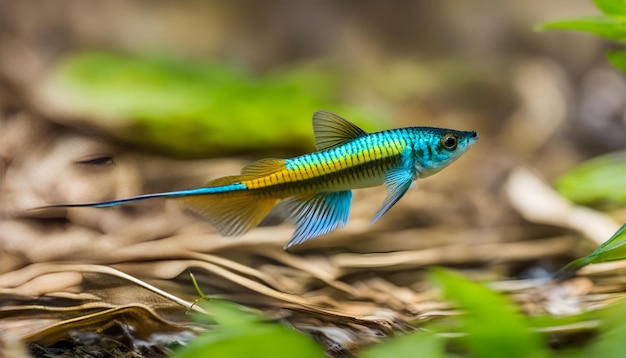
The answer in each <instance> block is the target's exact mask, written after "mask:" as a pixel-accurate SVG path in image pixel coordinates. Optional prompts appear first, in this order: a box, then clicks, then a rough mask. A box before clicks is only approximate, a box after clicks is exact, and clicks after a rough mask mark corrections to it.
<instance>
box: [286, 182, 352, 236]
mask: <svg viewBox="0 0 626 358" xmlns="http://www.w3.org/2000/svg"><path fill="white" fill-rule="evenodd" d="M351 202H352V191H350V190H347V191H340V192H331V193H319V194H306V195H299V196H295V197H293V198H289V199H287V200H285V201H284V202H283V203H281V204H280V208H281V209H282V210H283V211H284V212H287V213H288V218H289V220H290V221H292V222H294V223H295V225H296V231H295V232H294V234H293V236H292V237H291V240H289V242H288V243H287V245H286V246H285V248H289V247H291V246H294V245H298V244H301V243H303V242H305V241H307V240H310V239H313V238H315V237H317V236H320V235H324V234H327V233H329V232H331V231H333V230H335V229H336V228H337V227H339V226H345V225H346V224H347V222H348V217H349V216H350V203H351Z"/></svg>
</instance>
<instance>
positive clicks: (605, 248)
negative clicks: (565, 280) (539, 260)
mask: <svg viewBox="0 0 626 358" xmlns="http://www.w3.org/2000/svg"><path fill="white" fill-rule="evenodd" d="M623 259H626V223H625V224H624V225H622V227H621V228H619V230H617V232H615V234H613V236H611V238H610V239H608V240H607V241H606V242H604V243H603V244H602V245H600V246H599V247H598V248H597V249H596V250H595V251H594V252H592V253H591V254H589V255H587V256H585V257H581V258H579V259H577V260H574V261H572V262H570V263H569V264H567V265H566V266H565V267H564V268H563V271H567V270H571V269H576V268H579V267H582V266H584V265H588V264H598V263H601V262H608V261H617V260H623Z"/></svg>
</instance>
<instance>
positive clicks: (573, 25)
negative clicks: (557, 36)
mask: <svg viewBox="0 0 626 358" xmlns="http://www.w3.org/2000/svg"><path fill="white" fill-rule="evenodd" d="M535 30H538V31H543V30H575V31H583V32H588V33H592V34H595V35H598V36H602V37H604V38H606V39H609V40H617V41H620V40H626V23H625V22H623V21H620V20H617V19H615V18H612V17H609V16H606V15H595V16H586V17H579V18H575V19H568V20H561V21H555V22H548V23H545V24H542V25H539V26H537V27H535Z"/></svg>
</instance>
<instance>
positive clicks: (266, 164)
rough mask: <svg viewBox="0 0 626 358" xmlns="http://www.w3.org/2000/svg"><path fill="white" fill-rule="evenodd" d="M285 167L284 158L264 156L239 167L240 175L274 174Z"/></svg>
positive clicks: (260, 175) (258, 175)
mask: <svg viewBox="0 0 626 358" xmlns="http://www.w3.org/2000/svg"><path fill="white" fill-rule="evenodd" d="M283 169H285V160H284V159H276V158H266V159H261V160H257V161H256V162H252V163H250V164H248V165H246V166H245V167H243V169H241V175H243V176H246V177H255V178H256V177H263V176H266V175H270V174H274V173H276V172H279V171H281V170H283Z"/></svg>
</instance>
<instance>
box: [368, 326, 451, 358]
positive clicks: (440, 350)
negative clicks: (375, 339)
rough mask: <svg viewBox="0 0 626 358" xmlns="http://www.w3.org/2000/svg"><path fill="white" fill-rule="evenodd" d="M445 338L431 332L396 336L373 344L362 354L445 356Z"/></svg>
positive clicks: (375, 356) (403, 357)
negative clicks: (417, 353)
mask: <svg viewBox="0 0 626 358" xmlns="http://www.w3.org/2000/svg"><path fill="white" fill-rule="evenodd" d="M444 343H445V341H444V339H443V338H441V337H437V336H436V335H435V334H434V333H431V332H416V333H413V334H410V335H405V336H398V337H394V338H392V339H391V340H389V341H387V342H385V343H381V344H378V345H376V346H373V347H371V348H369V349H367V350H365V351H364V352H362V354H361V355H360V356H361V357H363V358H387V357H393V358H413V357H415V356H416V352H419V356H421V357H429V358H443V357H445V356H446V355H445V346H444Z"/></svg>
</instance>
